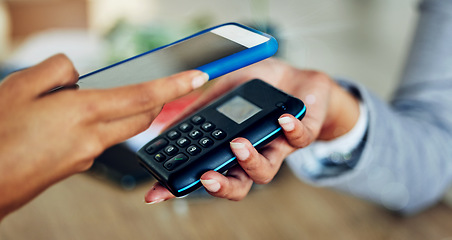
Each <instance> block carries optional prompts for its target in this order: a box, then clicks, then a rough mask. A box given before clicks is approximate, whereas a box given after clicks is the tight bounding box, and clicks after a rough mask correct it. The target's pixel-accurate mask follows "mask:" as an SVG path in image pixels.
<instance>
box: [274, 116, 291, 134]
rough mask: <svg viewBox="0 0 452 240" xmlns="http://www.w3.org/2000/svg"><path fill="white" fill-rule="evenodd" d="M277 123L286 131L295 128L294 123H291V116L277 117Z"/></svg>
mask: <svg viewBox="0 0 452 240" xmlns="http://www.w3.org/2000/svg"><path fill="white" fill-rule="evenodd" d="M278 122H279V125H281V127H282V128H283V129H284V131H286V132H290V131H292V130H294V129H295V124H294V123H293V120H292V118H290V117H282V118H280V119H278Z"/></svg>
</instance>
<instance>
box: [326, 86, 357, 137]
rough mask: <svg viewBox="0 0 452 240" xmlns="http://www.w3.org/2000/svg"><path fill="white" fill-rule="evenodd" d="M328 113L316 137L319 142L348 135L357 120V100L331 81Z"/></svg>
mask: <svg viewBox="0 0 452 240" xmlns="http://www.w3.org/2000/svg"><path fill="white" fill-rule="evenodd" d="M331 81H332V84H331V90H330V91H331V92H330V99H329V104H328V111H327V115H326V118H325V121H324V124H323V126H322V129H321V131H320V134H319V136H318V139H319V140H326V141H328V140H333V139H335V138H338V137H340V136H343V135H344V134H346V133H348V132H349V131H350V130H351V129H353V127H354V126H355V124H356V122H357V121H358V118H359V114H360V111H359V99H358V98H357V97H356V96H354V95H353V94H351V93H350V92H348V91H346V90H345V89H344V88H342V87H341V86H340V85H339V84H338V83H337V82H335V81H334V80H331Z"/></svg>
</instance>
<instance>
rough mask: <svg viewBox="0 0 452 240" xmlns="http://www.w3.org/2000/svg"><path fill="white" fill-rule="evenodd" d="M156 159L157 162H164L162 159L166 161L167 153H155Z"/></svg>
mask: <svg viewBox="0 0 452 240" xmlns="http://www.w3.org/2000/svg"><path fill="white" fill-rule="evenodd" d="M154 159H155V160H156V161H157V162H162V161H164V160H165V159H166V157H165V155H163V154H161V153H157V154H155V156H154Z"/></svg>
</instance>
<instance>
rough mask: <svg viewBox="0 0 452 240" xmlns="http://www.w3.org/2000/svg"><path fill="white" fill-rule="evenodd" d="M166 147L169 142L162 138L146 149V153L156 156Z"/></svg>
mask: <svg viewBox="0 0 452 240" xmlns="http://www.w3.org/2000/svg"><path fill="white" fill-rule="evenodd" d="M166 145H168V141H167V140H166V139H163V138H160V139H158V140H157V141H155V142H154V143H152V144H151V145H149V146H148V147H147V148H146V152H148V153H149V154H154V153H156V152H158V151H160V149H162V148H164V147H165V146H166Z"/></svg>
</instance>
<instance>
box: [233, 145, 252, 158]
mask: <svg viewBox="0 0 452 240" xmlns="http://www.w3.org/2000/svg"><path fill="white" fill-rule="evenodd" d="M230 144H231V149H232V152H233V153H234V154H235V156H236V157H237V159H238V160H241V161H243V160H246V159H247V158H248V157H249V156H250V152H249V151H248V149H246V147H245V144H243V143H240V142H231V143H230Z"/></svg>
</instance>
